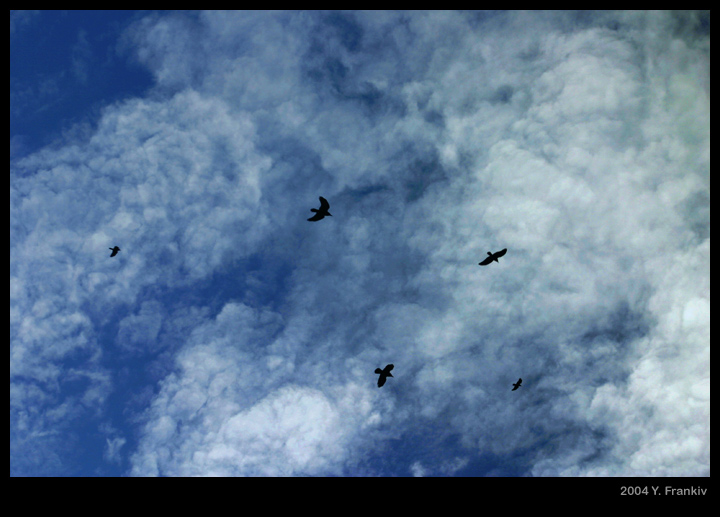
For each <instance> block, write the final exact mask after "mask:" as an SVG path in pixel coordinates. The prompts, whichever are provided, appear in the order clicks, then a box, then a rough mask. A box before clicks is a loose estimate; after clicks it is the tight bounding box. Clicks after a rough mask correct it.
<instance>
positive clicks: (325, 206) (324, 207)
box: [308, 196, 332, 221]
mask: <svg viewBox="0 0 720 517" xmlns="http://www.w3.org/2000/svg"><path fill="white" fill-rule="evenodd" d="M328 210H330V203H328V202H327V199H325V198H324V197H322V196H320V210H318V209H317V208H311V209H310V211H311V212H315V215H314V216H312V217H311V218H310V219H308V221H319V220H320V219H322V218H323V217H325V216H326V215H329V216H331V217H332V214H331V213H330V212H328Z"/></svg>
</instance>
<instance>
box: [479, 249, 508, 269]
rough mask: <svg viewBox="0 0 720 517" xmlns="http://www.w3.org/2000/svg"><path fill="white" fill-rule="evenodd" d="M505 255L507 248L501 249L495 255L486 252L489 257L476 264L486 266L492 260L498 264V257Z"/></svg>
mask: <svg viewBox="0 0 720 517" xmlns="http://www.w3.org/2000/svg"><path fill="white" fill-rule="evenodd" d="M505 253H507V248H505V249H502V250H500V251H498V252H497V253H490V252H489V251H488V255H490V256H489V257H488V258H486V259H485V260H483V261H482V262H478V264H479V265H481V266H487V265H488V264H490V262H492V261H493V260H494V261H495V262H498V263H499V261H498V259H499V258H500V257H502V256H503V255H505Z"/></svg>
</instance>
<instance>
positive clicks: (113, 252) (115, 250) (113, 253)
mask: <svg viewBox="0 0 720 517" xmlns="http://www.w3.org/2000/svg"><path fill="white" fill-rule="evenodd" d="M108 249H109V250H112V253H111V254H110V256H111V257H114V256H115V255H117V254H118V251H120V248H118V247H117V246H115V247H114V248H108Z"/></svg>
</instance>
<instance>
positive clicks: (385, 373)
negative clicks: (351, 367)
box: [375, 364, 395, 388]
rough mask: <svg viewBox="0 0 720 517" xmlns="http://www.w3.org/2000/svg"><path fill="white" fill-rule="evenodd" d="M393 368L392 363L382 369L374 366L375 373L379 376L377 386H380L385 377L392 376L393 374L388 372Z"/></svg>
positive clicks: (383, 382)
mask: <svg viewBox="0 0 720 517" xmlns="http://www.w3.org/2000/svg"><path fill="white" fill-rule="evenodd" d="M393 368H395V365H394V364H389V365H387V366H386V367H385V369H384V370H381V369H380V368H375V373H379V374H380V377H378V388H382V387H383V384H385V381H386V380H387V378H388V377H392V376H393V374H392V373H390V370H392V369H393Z"/></svg>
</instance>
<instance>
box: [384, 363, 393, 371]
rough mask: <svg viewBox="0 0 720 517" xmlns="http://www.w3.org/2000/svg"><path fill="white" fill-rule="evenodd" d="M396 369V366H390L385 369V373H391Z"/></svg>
mask: <svg viewBox="0 0 720 517" xmlns="http://www.w3.org/2000/svg"><path fill="white" fill-rule="evenodd" d="M393 368H395V365H394V364H389V365H387V366H386V367H385V373H390V372H391V371H392V369H393Z"/></svg>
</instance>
